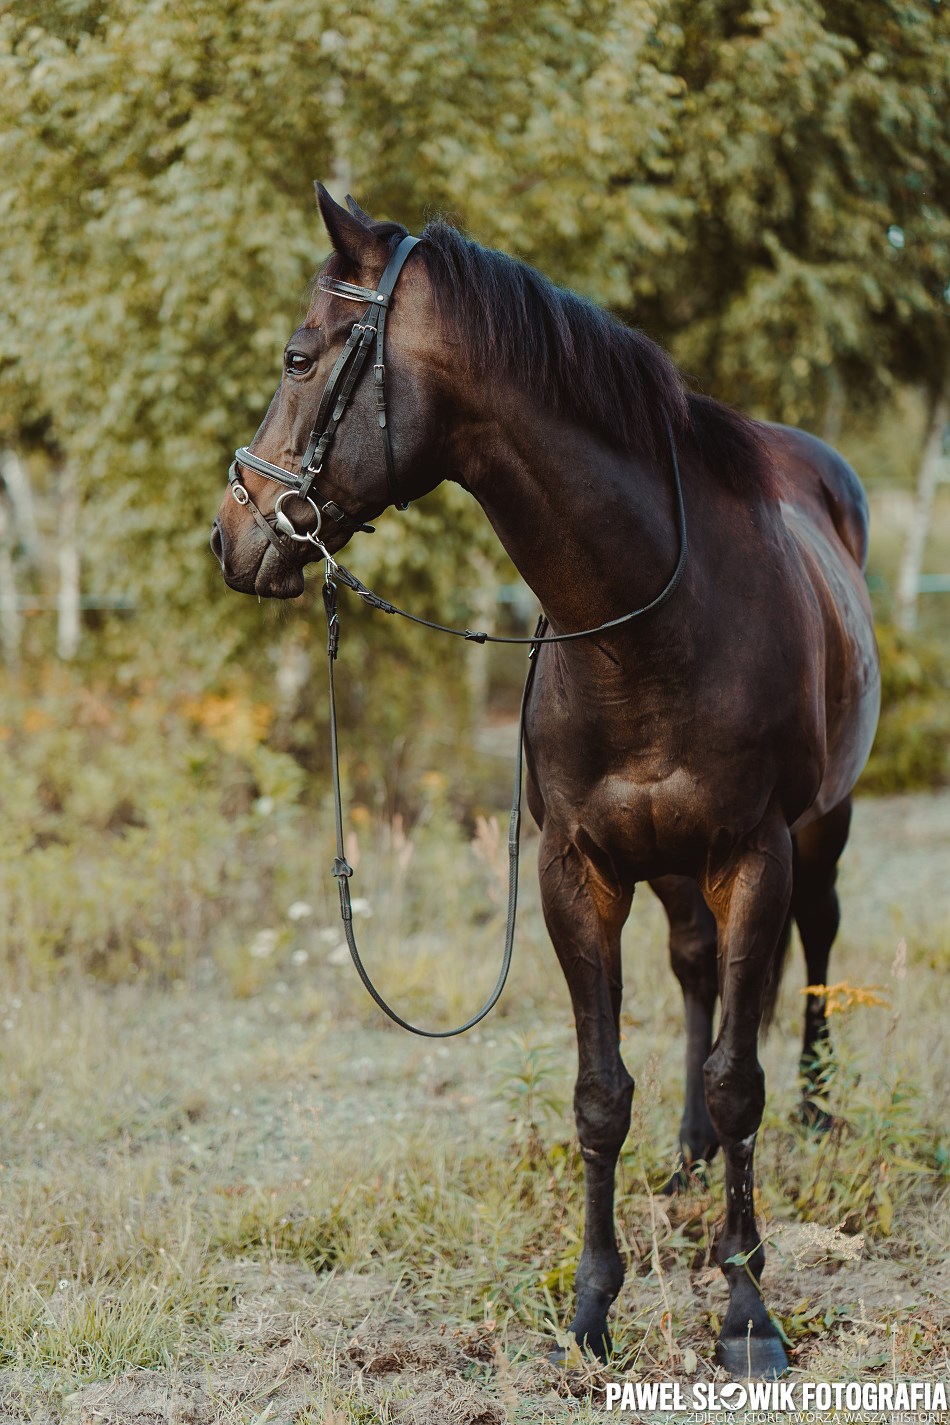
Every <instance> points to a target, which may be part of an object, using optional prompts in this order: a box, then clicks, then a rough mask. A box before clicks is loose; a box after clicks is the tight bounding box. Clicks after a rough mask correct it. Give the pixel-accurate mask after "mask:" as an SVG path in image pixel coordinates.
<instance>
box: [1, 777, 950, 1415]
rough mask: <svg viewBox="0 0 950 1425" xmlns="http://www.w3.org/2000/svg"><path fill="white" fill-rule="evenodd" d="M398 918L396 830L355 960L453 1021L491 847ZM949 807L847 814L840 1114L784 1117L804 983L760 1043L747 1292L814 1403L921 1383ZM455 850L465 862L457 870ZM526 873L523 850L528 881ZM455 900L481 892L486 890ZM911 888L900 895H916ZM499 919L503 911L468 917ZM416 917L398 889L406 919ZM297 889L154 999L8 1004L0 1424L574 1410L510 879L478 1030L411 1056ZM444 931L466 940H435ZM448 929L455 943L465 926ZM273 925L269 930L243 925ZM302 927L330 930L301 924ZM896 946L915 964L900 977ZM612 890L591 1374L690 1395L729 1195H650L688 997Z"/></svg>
mask: <svg viewBox="0 0 950 1425" xmlns="http://www.w3.org/2000/svg"><path fill="white" fill-rule="evenodd" d="M479 838H480V840H479V844H478V845H477V846H476V848H475V850H474V851H473V852H472V853H471V857H472V859H471V863H470V865H469V868H468V873H469V875H470V877H471V880H470V882H469V885H470V886H480V887H481V894H482V895H483V897H484V907H485V915H483V916H482V918H481V923H477V922H476V923H475V924H474V925H473V922H472V916H471V913H470V911H471V904H470V901H469V902H466V901H465V896H466V895H468V896H471V894H472V892H471V890H469V891H464V890H463V888H462V887H461V886H459V887H456V889H454V890H452V889H451V888H450V892H449V894H448V895H447V897H446V900H447V908H445V907H443V909H442V910H441V911H440V912H439V917H441V918H438V917H437V919H436V920H435V921H434V922H433V924H432V926H431V927H430V928H429V929H423V928H422V920H423V919H424V917H423V918H422V919H420V914H419V912H420V905H419V902H418V896H419V891H418V889H417V887H418V882H416V883H415V886H414V883H413V869H414V868H413V859H414V858H415V857H418V856H421V855H422V852H421V851H420V850H419V849H418V848H410V849H408V850H407V845H408V843H407V839H406V836H405V832H404V830H403V829H402V828H399V827H396V828H390V829H389V830H388V831H387V833H386V835H385V836H384V837H383V838H382V839H381V840H379V841H378V842H377V843H376V844H375V845H374V844H373V843H372V838H370V837H369V836H368V835H366V834H364V840H366V843H367V849H366V851H365V853H364V862H363V864H362V865H361V866H360V869H359V879H360V884H361V888H362V887H363V886H365V887H366V888H368V889H370V890H371V892H372V895H373V899H372V900H371V901H370V904H369V907H368V909H369V910H370V911H371V912H373V913H372V914H371V915H368V916H364V917H363V918H362V920H361V922H360V929H361V933H363V934H364V936H365V938H366V940H367V949H368V955H369V957H370V958H371V959H372V960H373V962H374V963H375V964H377V965H378V966H379V970H380V978H381V979H382V980H383V981H384V983H385V985H386V987H387V988H388V989H389V990H391V991H392V992H393V993H394V994H395V995H396V996H397V997H398V999H399V1001H400V1003H403V1004H406V1005H407V1006H409V1005H411V1006H412V1008H413V1010H414V1011H417V1012H418V1013H419V1014H420V1015H422V1014H426V1015H428V1016H429V1018H430V1019H432V1018H438V1019H440V1020H442V1021H443V1022H444V1021H446V1020H448V1019H450V1018H451V1017H452V1016H453V1015H458V1014H459V1013H460V1012H462V1011H463V1010H466V1009H467V1008H468V1007H469V1005H470V1003H471V1001H472V1000H474V999H476V998H477V997H478V993H479V991H480V989H481V985H480V984H479V983H476V975H475V974H469V973H468V972H467V970H466V964H467V963H473V962H474V963H477V966H478V970H477V975H478V976H482V977H484V979H485V982H486V984H488V983H490V981H491V977H492V974H493V966H492V965H491V964H490V963H487V960H488V956H489V951H490V950H494V948H495V946H496V945H497V944H498V941H499V930H500V927H499V924H498V922H499V919H500V908H499V905H498V904H497V903H496V902H497V899H498V898H497V895H496V894H495V893H496V892H497V890H498V889H499V887H498V883H497V871H496V870H495V869H494V867H495V865H496V852H497V848H495V847H494V845H493V841H492V836H491V833H490V831H488V830H485V829H482V831H481V832H480V833H479ZM948 839H950V801H948V799H942V800H941V801H939V802H931V801H928V800H927V799H924V798H917V799H907V800H904V801H900V802H897V801H895V802H892V803H874V804H868V803H865V804H864V805H863V806H862V808H861V809H860V812H859V819H858V828H857V834H856V838H855V845H854V851H853V855H852V856H851V858H850V862H849V869H848V870H847V872H846V874H845V878H844V892H845V900H846V909H845V916H846V919H845V926H846V929H845V933H844V937H843V942H842V946H841V950H840V953H839V955H838V957H837V960H836V963H835V966H834V975H835V979H836V980H842V981H844V980H846V981H847V982H849V983H850V984H851V985H856V986H861V985H868V984H875V985H884V986H885V989H886V998H887V1000H888V1003H889V1007H888V1008H880V1007H874V1006H869V1005H867V1004H861V1003H859V1002H853V1004H852V1007H851V1008H850V1009H849V1010H848V1011H847V1012H846V1013H844V1014H842V1015H839V1016H837V1019H836V1024H835V1036H836V1041H837V1043H838V1046H839V1050H840V1057H841V1063H842V1067H841V1069H840V1071H839V1074H838V1077H837V1080H836V1082H835V1086H834V1090H833V1102H834V1107H835V1110H836V1112H837V1113H838V1114H839V1115H840V1117H839V1118H838V1120H837V1121H836V1124H835V1128H834V1130H833V1132H832V1133H831V1135H829V1137H828V1138H827V1139H825V1140H824V1141H823V1142H820V1143H816V1142H814V1141H811V1140H809V1139H808V1138H807V1137H805V1136H804V1135H803V1134H802V1132H801V1131H800V1130H798V1129H796V1128H795V1127H793V1126H792V1124H791V1123H790V1121H789V1111H790V1109H791V1107H792V1104H793V1101H794V1078H795V1063H796V1058H797V1041H798V1025H799V1020H800V1016H801V1012H802V1008H803V1000H802V998H801V996H800V994H799V986H800V984H801V983H802V978H801V973H800V967H799V966H798V965H796V966H795V968H794V970H793V971H792V972H791V973H790V975H789V982H788V984H787V985H786V988H785V990H784V993H783V999H782V1003H781V1006H780V1013H779V1024H778V1027H777V1029H776V1030H775V1031H774V1032H773V1035H772V1037H771V1039H770V1040H769V1042H768V1044H767V1047H766V1051H765V1063H766V1070H767V1074H768V1078H769V1088H770V1100H769V1108H768V1111H767V1119H766V1127H765V1131H764V1133H763V1135H762V1148H761V1152H760V1172H759V1208H760V1212H761V1215H762V1218H763V1220H764V1223H765V1231H766V1234H767V1240H768V1241H769V1242H770V1244H771V1250H770V1257H769V1265H768V1267H767V1274H766V1285H767V1291H768V1299H769V1302H770V1304H771V1305H772V1307H773V1309H774V1310H775V1312H776V1314H777V1315H778V1317H779V1319H780V1320H781V1322H782V1324H783V1327H784V1329H785V1330H786V1332H787V1333H788V1335H789V1337H790V1339H791V1341H792V1343H793V1345H794V1346H795V1348H796V1354H795V1368H796V1369H797V1370H799V1371H802V1372H804V1373H806V1374H807V1375H809V1376H812V1377H816V1378H819V1379H821V1378H855V1377H857V1378H862V1377H864V1376H865V1375H869V1374H871V1373H874V1372H878V1371H885V1372H890V1371H891V1370H892V1369H893V1368H895V1367H896V1368H897V1370H898V1373H902V1374H904V1375H909V1376H913V1377H915V1378H921V1377H924V1378H926V1377H929V1376H931V1375H939V1374H940V1372H941V1371H944V1373H945V1371H946V1362H947V1349H948V1337H947V1334H946V1331H945V1322H946V1319H947V1294H948V1286H950V1281H948V1267H947V1263H948V1255H950V1254H948V1246H950V1242H948V1236H950V1229H948V1219H950V1214H948V1213H947V1150H946V1138H945V1136H942V1134H943V1133H944V1118H945V1112H946V1104H947V1064H946V1052H945V1045H944V1043H943V1040H942V1035H943V1031H944V1024H943V1019H942V1016H940V1015H939V1014H938V1013H937V1011H936V1005H937V998H936V997H937V995H938V994H939V992H940V990H939V986H940V985H941V983H942V977H943V976H945V974H946V970H947V968H948V959H950V924H948V921H947V907H946V904H945V901H942V900H941V898H940V897H941V896H942V895H943V894H944V892H943V885H942V882H941V881H940V880H939V879H938V876H937V874H936V872H937V867H938V866H939V865H940V864H942V863H943V858H945V855H946V842H947V840H948ZM453 854H456V853H455V851H453ZM526 859H527V860H528V861H530V853H529V856H528V857H527V858H526ZM479 877H481V879H479ZM925 890H926V894H925ZM493 897H494V899H493ZM414 898H415V899H414ZM327 916H328V910H327V908H326V906H325V905H324V904H323V903H322V902H321V903H319V904H317V905H315V906H314V907H313V913H312V914H305V913H304V912H303V911H301V909H300V907H299V906H297V907H296V910H295V915H294V918H290V917H288V916H287V915H286V908H285V914H284V918H283V920H281V921H279V922H278V921H277V920H276V919H275V918H274V915H273V913H272V914H271V915H270V916H269V917H268V918H267V920H266V921H265V923H264V924H261V925H260V927H259V931H258V933H257V934H256V935H255V936H251V937H250V938H248V939H246V940H245V941H244V942H243V943H242V944H240V945H237V946H236V947H235V949H234V953H233V956H232V957H231V959H229V960H219V964H218V966H217V968H216V969H214V970H212V969H211V968H209V966H208V965H207V964H205V962H204V960H203V958H202V957H201V956H200V955H193V956H191V957H190V958H189V960H188V968H187V969H186V971H185V973H184V974H183V975H182V976H181V977H180V978H179V979H178V981H177V983H173V984H170V985H169V986H168V987H166V988H164V989H157V988H155V987H152V988H149V987H147V986H146V985H144V984H143V985H141V986H132V987H124V988H108V987H104V986H102V985H99V984H96V983H94V982H92V981H90V980H88V979H76V980H75V981H71V980H70V979H68V978H65V977H62V976H61V977H60V978H59V979H58V980H56V981H54V982H53V983H34V984H32V985H31V984H30V982H29V979H28V977H27V976H26V975H25V974H23V973H19V974H16V975H14V974H13V973H12V972H11V973H10V974H9V975H8V978H7V982H6V983H5V984H4V985H3V987H2V989H0V1004H2V1013H0V1053H2V1056H3V1070H4V1082H5V1084H6V1085H7V1088H6V1091H5V1094H4V1097H3V1100H2V1102H0V1162H2V1168H0V1193H2V1196H0V1215H2V1221H0V1269H2V1273H3V1291H2V1294H0V1362H2V1375H0V1381H2V1385H0V1392H2V1393H0V1421H4V1422H6V1421H27V1420H32V1421H36V1422H52V1421H60V1420H62V1421H69V1422H72V1423H73V1425H80V1422H89V1425H91V1423H92V1422H93V1421H96V1422H115V1425H120V1423H121V1425H129V1423H130V1422H139V1425H146V1422H148V1425H156V1422H159V1421H168V1422H172V1421H180V1422H183V1425H184V1422H188V1425H210V1422H212V1421H214V1422H218V1421H221V1422H235V1425H237V1422H242V1425H251V1422H260V1423H261V1425H262V1422H264V1421H269V1422H278V1421H279V1422H281V1425H284V1422H288V1425H289V1422H296V1425H305V1423H306V1425H317V1422H320V1425H329V1422H354V1425H359V1422H364V1425H369V1422H383V1421H392V1422H425V1425H429V1422H432V1425H435V1422H458V1423H459V1425H463V1422H465V1425H478V1422H480V1425H493V1422H502V1421H509V1422H531V1425H536V1422H542V1421H550V1422H556V1421H565V1420H568V1419H570V1420H572V1421H579V1422H584V1421H593V1420H595V1419H598V1418H602V1413H601V1411H600V1408H599V1405H598V1401H599V1400H600V1399H601V1395H600V1391H601V1387H602V1385H603V1383H604V1382H605V1381H606V1380H607V1379H608V1378H610V1377H609V1374H608V1373H607V1372H605V1371H603V1370H601V1369H600V1368H593V1367H589V1366H584V1365H579V1366H578V1367H577V1368H576V1369H574V1370H570V1371H567V1372H558V1371H556V1370H554V1369H553V1368H552V1367H549V1366H548V1365H547V1364H546V1363H545V1360H544V1353H545V1351H546V1349H547V1347H548V1345H549V1344H550V1342H551V1341H552V1340H553V1338H554V1336H555V1334H556V1333H557V1331H558V1330H559V1329H561V1328H562V1327H563V1324H564V1320H565V1312H566V1311H567V1309H568V1303H569V1298H570V1289H571V1280H572V1275H573V1269H574V1266H575V1263H576V1259H577V1253H578V1245H579V1244H578V1228H579V1222H580V1206H579V1182H580V1171H579V1166H578V1162H577V1156H576V1152H575V1146H574V1142H573V1136H572V1130H571V1123H570V1115H569V1101H570V1091H571V1077H572V1072H573V1043H572V1041H573V1034H572V1028H571V1024H570V1016H569V1010H568V1006H567V1001H566V995H565V993H564V991H563V988H562V987H561V985H560V983H559V981H558V978H557V976H556V975H555V974H554V973H553V969H552V959H551V952H550V951H549V950H548V949H547V948H546V944H545V941H544V936H543V932H542V930H541V926H540V919H539V913H538V908H537V903H536V893H535V890H534V883H533V877H532V875H531V872H530V870H528V871H527V873H526V878H525V897H524V916H523V922H522V927H523V928H522V930H521V933H520V935H519V942H518V958H517V963H516V969H515V973H514V977H513V983H512V986H511V989H510V991H509V993H508V995H507V997H506V1000H505V1002H504V1010H503V1013H501V1014H499V1015H496V1016H495V1017H494V1018H493V1019H492V1020H490V1021H489V1022H488V1024H487V1025H486V1026H483V1027H482V1029H481V1032H476V1033H475V1034H473V1035H470V1036H468V1037H467V1038H466V1039H464V1040H462V1041H459V1042H458V1043H456V1044H454V1045H452V1046H447V1045H441V1046H433V1045H431V1044H426V1043H424V1042H421V1041H416V1040H411V1039H409V1038H406V1037H404V1036H401V1035H399V1034H398V1033H396V1032H390V1031H388V1030H386V1029H384V1028H381V1027H380V1026H379V1021H378V1019H377V1018H376V1016H375V1011H373V1010H372V1007H371V1006H368V1004H367V1003H366V1002H365V1001H364V999H363V998H362V991H361V990H360V989H359V987H358V986H357V985H356V984H355V977H353V976H352V973H351V971H350V970H349V968H348V966H346V965H344V964H341V963H340V959H341V957H340V955H339V953H338V949H339V945H338V939H337V937H336V935H335V932H334V934H332V935H331V934H330V933H329V932H330V931H331V930H333V929H334V927H333V926H332V922H330V921H329V920H328V919H327ZM453 918H454V919H453ZM453 924H454V925H455V926H456V927H458V926H460V925H467V926H468V928H466V929H458V928H456V929H455V930H454V933H452V927H453ZM262 931H269V932H271V933H270V934H269V935H265V936H263V938H262V937H261V936H260V932H262ZM324 932H327V933H326V934H324ZM901 938H903V940H904V942H905V947H906V948H905V950H904V951H901V952H898V945H899V942H900V940H901ZM661 944H662V920H661V917H660V914H659V911H658V909H657V907H656V906H655V905H654V904H653V903H652V902H651V900H650V898H649V895H648V893H644V894H643V895H642V898H638V905H637V908H636V911H635V917H634V922H633V924H632V926H631V929H630V932H629V934H628V939H627V967H628V969H627V979H628V990H627V995H626V1001H625V1035H626V1044H625V1055H626V1058H627V1061H628V1063H629V1064H630V1066H631V1069H632V1070H633V1071H634V1072H635V1073H636V1075H637V1078H638V1091H637V1096H636V1100H635V1117H634V1126H633V1131H632V1133H631V1138H630V1140H629V1147H628V1151H627V1152H626V1153H625V1155H624V1161H623V1170H622V1182H621V1196H620V1204H619V1222H620V1232H621V1237H622V1241H623V1244H624V1247H625V1249H626V1251H627V1253H628V1256H629V1260H630V1269H629V1272H628V1277H627V1283H626V1285H625V1287H624V1291H623V1294H622V1297H621V1300H620V1302H619V1303H618V1306H617V1309H616V1311H615V1345H616V1359H615V1361H614V1363H613V1366H612V1370H613V1371H618V1370H619V1371H626V1372H630V1373H636V1374H639V1375H647V1374H650V1373H653V1374H655V1375H658V1376H664V1377H665V1376H668V1375H670V1374H671V1373H672V1374H674V1375H676V1376H677V1377H678V1378H685V1377H688V1376H690V1375H693V1374H696V1375H703V1374H708V1373H709V1372H710V1371H711V1370H712V1369H713V1367H712V1364H711V1349H712V1344H713V1340H714V1332H715V1328H716V1324H717V1320H718V1318H719V1317H720V1316H721V1313H722V1310H723V1303H724V1289H723V1286H722V1283H721V1279H720V1276H719V1273H718V1271H717V1270H716V1269H715V1268H714V1267H712V1265H711V1261H710V1247H711V1241H712V1237H713V1232H714V1229H715V1224H716V1221H717V1220H718V1218H719V1216H720V1213H721V1205H722V1199H721V1180H720V1175H719V1173H718V1171H716V1170H715V1169H714V1170H713V1173H712V1186H711V1188H710V1190H709V1192H708V1193H703V1194H696V1195H693V1196H690V1197H688V1198H683V1199H677V1200H675V1201H673V1202H669V1201H667V1200H665V1199H655V1198H653V1197H652V1196H651V1195H650V1193H649V1192H648V1190H647V1184H648V1183H652V1182H656V1181H658V1180H659V1179H660V1178H661V1177H662V1176H663V1174H664V1171H665V1169H666V1167H667V1165H668V1164H669V1162H670V1159H671V1153H672V1145H673V1141H674V1136H675V1126H676V1122H677V1120H678V1115H679V1100H680V1093H681V1089H680V1060H681V1055H682V1040H681V1036H680V1031H679V1020H680V1009H679V1005H678V1000H677V993H676V987H675V982H674V981H673V980H672V977H671V976H667V975H665V974H662V975H661V974H659V973H656V972H655V969H654V967H655V966H658V965H659V964H660V963H661V962H662V951H661V948H660V947H661Z"/></svg>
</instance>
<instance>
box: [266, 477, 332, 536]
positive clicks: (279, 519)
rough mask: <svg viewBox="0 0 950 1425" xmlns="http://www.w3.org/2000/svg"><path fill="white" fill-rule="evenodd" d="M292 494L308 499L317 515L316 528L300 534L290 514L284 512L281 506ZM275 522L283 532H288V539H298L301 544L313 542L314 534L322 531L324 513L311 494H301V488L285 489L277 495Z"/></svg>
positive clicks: (295, 496)
mask: <svg viewBox="0 0 950 1425" xmlns="http://www.w3.org/2000/svg"><path fill="white" fill-rule="evenodd" d="M290 495H292V496H293V497H294V499H297V500H306V502H307V504H308V505H309V506H310V508H311V509H312V510H313V512H314V514H315V515H316V517H317V526H316V529H311V530H307V531H306V532H305V533H304V534H300V533H299V532H298V530H297V529H296V528H295V527H294V525H293V522H292V521H291V519H290V516H289V515H285V514H284V512H283V510H282V509H281V508H280V507H281V505H282V504H283V503H284V501H285V500H286V499H287V497H288V496H290ZM274 523H275V525H276V526H277V528H278V529H279V530H280V532H281V534H286V535H287V537H288V539H296V540H297V541H298V543H300V544H312V543H313V536H314V535H317V534H319V533H320V526H321V525H322V524H323V515H322V514H321V512H320V507H319V505H317V504H316V503H315V502H314V501H313V500H312V499H311V497H310V496H309V495H301V493H300V491H299V490H284V491H283V493H282V494H280V495H278V496H277V503H276V504H275V505H274Z"/></svg>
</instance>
